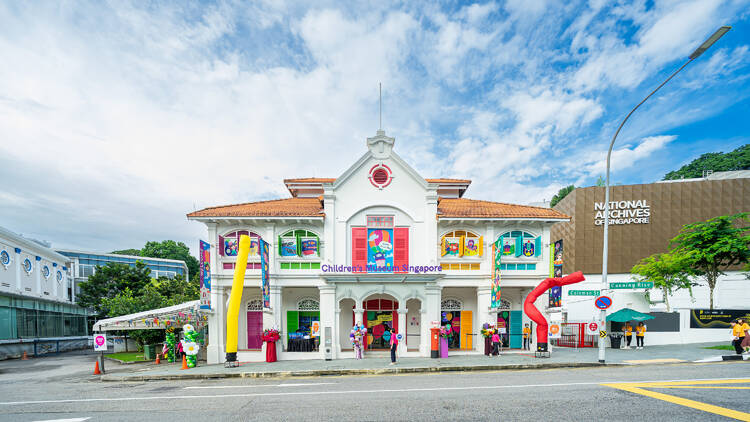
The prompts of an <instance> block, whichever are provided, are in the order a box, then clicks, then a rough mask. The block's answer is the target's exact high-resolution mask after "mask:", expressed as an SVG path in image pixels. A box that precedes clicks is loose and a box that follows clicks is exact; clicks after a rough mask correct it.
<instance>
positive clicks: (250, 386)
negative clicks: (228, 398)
mask: <svg viewBox="0 0 750 422" xmlns="http://www.w3.org/2000/svg"><path fill="white" fill-rule="evenodd" d="M331 384H335V383H334V382H314V383H299V384H264V385H206V386H193V387H185V388H184V389H185V390H199V389H220V388H262V387H303V386H307V385H331Z"/></svg>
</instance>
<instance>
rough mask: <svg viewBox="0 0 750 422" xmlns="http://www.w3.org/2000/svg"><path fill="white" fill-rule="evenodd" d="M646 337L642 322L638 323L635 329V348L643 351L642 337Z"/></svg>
mask: <svg viewBox="0 0 750 422" xmlns="http://www.w3.org/2000/svg"><path fill="white" fill-rule="evenodd" d="M645 335H646V326H645V325H643V321H641V322H639V323H638V326H637V327H635V348H636V349H643V337H644V336H645Z"/></svg>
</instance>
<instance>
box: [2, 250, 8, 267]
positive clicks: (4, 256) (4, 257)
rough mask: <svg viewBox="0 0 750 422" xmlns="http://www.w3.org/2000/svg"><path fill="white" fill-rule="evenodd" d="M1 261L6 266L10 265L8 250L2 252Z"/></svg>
mask: <svg viewBox="0 0 750 422" xmlns="http://www.w3.org/2000/svg"><path fill="white" fill-rule="evenodd" d="M0 263H1V264H3V265H5V266H6V267H7V266H8V265H10V254H9V253H8V251H2V252H0Z"/></svg>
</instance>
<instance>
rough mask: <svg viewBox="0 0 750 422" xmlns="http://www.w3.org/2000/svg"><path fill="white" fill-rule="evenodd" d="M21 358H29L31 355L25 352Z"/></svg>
mask: <svg viewBox="0 0 750 422" xmlns="http://www.w3.org/2000/svg"><path fill="white" fill-rule="evenodd" d="M21 360H29V355H27V354H26V352H23V356H22V357H21Z"/></svg>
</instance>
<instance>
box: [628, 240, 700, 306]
mask: <svg viewBox="0 0 750 422" xmlns="http://www.w3.org/2000/svg"><path fill="white" fill-rule="evenodd" d="M689 258H690V257H689V256H686V255H681V254H676V253H669V252H667V253H657V254H653V255H651V256H647V257H646V258H643V259H642V260H641V261H640V262H639V263H638V264H636V265H635V266H633V268H632V269H631V270H630V273H631V274H633V275H634V276H635V277H634V278H635V279H636V280H638V281H653V282H654V288H657V289H661V291H662V293H663V294H664V304H665V305H666V306H667V312H672V310H671V308H670V306H669V296H670V295H671V294H672V293H674V292H676V291H677V290H680V289H688V290H690V295H691V296H692V287H693V286H695V285H696V284H697V283H694V282H693V281H691V280H690V276H691V275H692V270H691V267H690V259H689Z"/></svg>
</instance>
